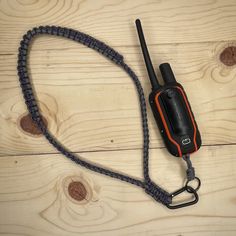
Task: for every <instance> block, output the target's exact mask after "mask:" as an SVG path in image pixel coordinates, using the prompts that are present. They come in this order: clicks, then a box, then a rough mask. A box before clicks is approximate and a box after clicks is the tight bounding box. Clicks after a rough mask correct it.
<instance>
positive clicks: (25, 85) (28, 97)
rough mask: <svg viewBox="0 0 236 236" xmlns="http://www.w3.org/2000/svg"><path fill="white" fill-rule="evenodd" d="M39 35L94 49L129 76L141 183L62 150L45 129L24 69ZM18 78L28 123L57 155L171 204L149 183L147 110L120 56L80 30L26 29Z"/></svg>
mask: <svg viewBox="0 0 236 236" xmlns="http://www.w3.org/2000/svg"><path fill="white" fill-rule="evenodd" d="M41 34H46V35H47V34H48V35H55V36H60V37H64V38H68V39H71V40H73V41H76V42H78V43H81V44H84V45H85V46H87V47H89V48H91V49H94V50H96V51H97V52H99V53H100V54H102V55H103V56H105V57H107V58H108V59H110V60H111V61H113V62H114V63H115V64H117V65H118V66H120V67H121V68H123V70H124V71H126V73H127V74H128V75H129V76H130V77H131V79H132V80H133V82H134V84H135V87H136V90H137V93H138V97H139V102H140V111H141V116H142V128H143V175H144V180H140V179H136V178H133V177H130V176H127V175H125V174H121V173H118V172H115V171H112V170H109V169H107V168H104V167H102V166H98V165H95V164H93V163H91V162H88V161H85V160H84V159H83V158H82V157H81V156H79V155H75V154H74V153H72V152H70V151H69V150H68V149H67V148H66V147H64V146H63V145H62V144H61V143H60V142H59V141H58V140H57V139H56V138H55V137H54V136H53V135H52V134H51V133H50V131H49V130H48V129H47V127H46V126H45V124H44V122H43V120H42V116H41V113H40V109H39V106H38V104H37V101H36V99H35V94H34V91H33V89H32V84H31V81H30V78H29V74H28V70H27V64H28V63H27V59H28V58H27V55H28V52H29V45H30V43H31V42H32V39H33V38H34V37H35V36H37V35H41ZM17 70H18V76H19V81H20V85H21V88H22V93H23V96H24V99H25V103H26V105H27V108H28V111H29V113H30V115H31V117H32V120H33V121H34V122H35V123H36V124H37V126H38V127H39V129H40V130H41V131H42V133H43V135H44V136H45V137H46V139H47V140H48V141H49V143H51V144H52V145H53V146H54V147H55V148H56V149H57V150H58V151H59V152H61V153H62V154H63V155H64V156H66V157H67V158H69V159H71V160H72V161H73V162H75V163H76V164H78V165H81V166H83V167H85V168H87V169H89V170H92V171H94V172H98V173H100V174H103V175H107V176H110V177H112V178H116V179H119V180H121V181H124V182H128V183H130V184H133V185H136V186H138V187H141V188H143V189H144V190H145V192H146V193H147V194H149V195H150V196H151V197H153V198H154V199H155V200H156V201H158V202H160V203H162V204H164V205H169V204H170V203H171V202H172V198H171V194H169V193H168V192H166V191H165V190H164V189H162V188H160V187H159V186H158V185H156V184H155V183H153V182H152V181H151V179H150V176H149V166H148V158H149V129H148V120H147V111H146V102H145V97H144V92H143V88H142V85H141V83H140V81H139V79H138V77H137V76H136V74H135V73H134V72H133V70H132V69H131V68H130V67H129V66H128V65H127V64H126V63H125V62H124V60H123V56H122V55H121V54H119V53H118V52H117V51H115V50H114V49H113V48H111V47H109V46H108V45H106V44H105V43H103V42H101V41H99V40H97V39H95V38H93V37H91V36H89V35H87V34H84V33H82V32H80V31H77V30H73V29H69V28H64V27H57V26H40V27H37V28H33V29H32V30H29V31H28V32H27V33H26V34H25V35H24V36H23V39H22V41H21V42H20V47H19V54H18V66H17Z"/></svg>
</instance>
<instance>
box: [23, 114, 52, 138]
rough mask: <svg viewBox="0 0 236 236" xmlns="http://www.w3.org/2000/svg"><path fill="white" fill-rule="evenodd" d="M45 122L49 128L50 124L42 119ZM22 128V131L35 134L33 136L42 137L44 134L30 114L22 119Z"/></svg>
mask: <svg viewBox="0 0 236 236" xmlns="http://www.w3.org/2000/svg"><path fill="white" fill-rule="evenodd" d="M42 119H43V122H44V124H45V126H46V127H47V125H48V122H47V120H46V119H45V118H44V117H42ZM20 127H21V129H22V130H24V131H25V132H27V133H30V134H33V135H41V134H42V132H41V130H40V129H39V128H38V126H37V124H36V123H35V122H34V121H33V120H32V118H31V116H30V114H27V115H24V116H22V117H21V119H20Z"/></svg>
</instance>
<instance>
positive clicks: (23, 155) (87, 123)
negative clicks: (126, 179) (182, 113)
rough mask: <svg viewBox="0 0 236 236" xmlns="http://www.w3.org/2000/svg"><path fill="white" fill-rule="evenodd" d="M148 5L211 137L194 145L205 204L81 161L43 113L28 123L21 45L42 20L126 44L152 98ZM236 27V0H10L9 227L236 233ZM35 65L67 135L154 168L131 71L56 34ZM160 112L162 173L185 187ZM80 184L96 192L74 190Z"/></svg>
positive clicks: (101, 155) (54, 231)
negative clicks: (142, 41) (39, 123)
mask: <svg viewBox="0 0 236 236" xmlns="http://www.w3.org/2000/svg"><path fill="white" fill-rule="evenodd" d="M137 17H139V18H141V19H142V21H143V26H144V27H145V34H146V38H147V41H148V44H149V48H150V52H151V56H152V58H153V63H154V65H155V67H156V68H157V66H158V65H159V64H160V63H162V62H166V61H168V62H170V63H171V64H172V66H173V70H174V72H175V74H176V77H177V79H178V81H179V82H180V83H182V84H183V85H184V87H185V90H186V92H187V94H188V97H189V100H190V102H191V105H192V109H193V111H194V113H195V117H196V120H197V122H198V125H199V129H200V131H201V134H202V140H203V147H202V148H201V149H200V151H199V152H197V153H196V154H194V155H193V156H192V157H193V158H192V160H193V164H194V166H195V168H196V171H197V175H198V176H199V177H200V178H201V180H202V187H201V189H200V191H199V194H200V202H199V203H198V204H197V205H195V206H193V207H189V208H185V209H180V210H175V211H171V210H168V209H166V208H164V207H163V206H161V205H160V204H158V203H156V202H154V201H153V200H152V199H151V198H150V197H148V196H147V195H145V194H144V192H143V190H141V189H139V188H136V187H134V186H131V185H128V184H126V183H122V182H119V181H116V180H112V179H110V178H108V177H104V176H101V175H99V174H95V173H93V172H90V171H87V170H85V169H83V168H81V167H79V166H76V165H75V164H74V163H72V162H71V161H69V160H67V159H66V158H65V157H64V156H62V155H61V154H58V153H57V152H56V150H55V149H53V148H52V147H51V145H50V144H49V143H48V142H47V141H46V140H45V139H44V138H43V137H42V136H40V135H33V134H32V132H33V128H32V124H31V123H29V122H28V121H27V122H26V124H24V125H22V117H24V116H25V115H27V112H26V107H25V105H24V100H23V97H22V94H21V90H20V87H19V83H18V77H17V72H16V63H17V49H18V46H19V41H20V40H21V37H22V35H23V34H24V33H25V32H26V31H27V30H28V29H30V28H32V27H34V26H39V25H53V24H54V25H60V26H67V27H71V28H74V29H78V30H80V31H82V32H85V33H88V34H90V35H92V36H94V37H96V38H98V39H100V40H102V41H104V42H106V43H107V44H108V45H110V46H112V47H114V48H115V49H116V50H117V51H119V52H120V53H121V54H123V55H124V57H125V60H126V62H127V63H128V64H129V65H130V66H131V67H132V68H133V69H134V71H135V72H136V73H137V75H138V76H139V78H140V80H141V82H142V85H143V88H144V90H145V94H146V98H148V94H149V92H150V84H149V81H148V79H147V73H146V69H145V67H144V63H143V59H142V55H141V52H140V48H139V44H138V39H137V35H136V30H135V27H134V20H135V19H136V18H137ZM235 38H236V2H235V1H234V0H232V1H230V0H227V1H226V0H224V1H223V0H222V1H210V0H209V1H208V0H206V1H192V0H191V1H189V0H185V1H182V0H178V1H176V0H173V1H169V0H168V1H143V0H139V1H128V0H124V1H119V0H117V1H114V0H113V1H108V0H107V1H103V0H102V1H92V0H91V1H83V0H81V1H70V0H68V1H61V0H58V1H56V0H55V1H46V0H45V1H44V0H41V1H34V0H27V1H23V0H18V1H17V0H12V1H7V0H5V1H4V0H1V1H0V78H1V80H0V123H1V125H0V128H1V130H0V233H1V234H2V235H50V236H51V235H60V236H64V235H148V236H149V235H171V236H172V235H176V236H177V235H178V236H180V235H181V236H187V235H194V236H195V235H204V236H205V235H217V236H218V235H236V120H235V117H236V90H235V87H236V79H235V77H236V66H235V64H236V59H235V58H236V56H235V54H234V53H235V52H236V50H235V48H234V47H235V46H236V41H234V40H235ZM229 47H231V49H230V50H228V49H229ZM232 48H233V49H232ZM225 50H226V51H225ZM227 50H228V51H227ZM222 52H223V54H222ZM222 55H223V56H222ZM223 62H224V63H225V64H224V63H223ZM229 64H230V66H229ZM29 66H30V71H31V75H32V80H33V84H34V86H35V90H36V91H37V97H38V99H39V101H40V107H41V110H42V112H43V115H44V117H45V119H46V120H47V122H48V127H49V129H50V131H51V132H52V133H53V134H54V135H55V136H56V137H57V138H58V140H60V141H61V142H62V143H63V144H64V145H65V146H67V147H68V148H69V149H70V150H72V151H73V152H76V153H79V154H80V155H81V156H83V157H85V158H86V159H88V160H90V161H93V162H96V163H99V164H101V165H104V166H107V167H109V168H112V169H115V170H119V171H120V172H123V173H127V174H130V175H132V176H136V177H139V178H142V166H141V162H142V159H141V154H142V150H141V149H142V130H141V123H140V114H139V105H138V100H137V95H136V92H135V90H134V85H133V83H132V81H131V80H130V78H129V77H128V76H127V75H126V74H125V72H123V71H122V70H121V69H120V68H119V67H117V66H115V65H114V64H112V63H111V62H110V61H108V60H106V59H105V58H103V57H102V56H100V55H99V54H97V53H95V52H94V51H91V50H90V49H87V48H86V47H84V46H82V45H78V44H76V43H74V42H71V41H68V40H65V39H59V38H54V37H49V36H45V37H39V38H37V39H36V40H35V41H34V44H33V46H32V51H31V53H30V65H29ZM148 118H149V127H150V140H151V144H150V145H151V151H150V164H151V175H152V177H153V179H154V180H156V181H157V182H158V183H159V184H160V185H161V186H163V187H165V188H166V189H167V190H168V191H173V190H175V189H177V188H179V187H181V186H182V184H183V179H184V171H185V169H184V168H185V166H184V163H183V162H182V161H181V160H179V159H177V158H173V157H171V156H170V155H169V154H168V153H167V151H166V149H165V148H164V145H163V142H162V140H161V139H160V135H159V132H158V130H157V127H156V125H155V122H154V119H153V117H152V113H151V111H150V108H149V106H148ZM27 130H28V131H30V132H31V133H29V132H27ZM78 182H80V183H81V185H82V186H83V188H81V186H75V189H73V191H74V192H70V189H71V188H72V186H71V183H78ZM76 194H77V197H78V196H79V197H81V195H80V194H85V195H84V199H82V200H81V199H78V198H77V199H74V198H76V196H75V195H76ZM71 196H74V198H72V197H71Z"/></svg>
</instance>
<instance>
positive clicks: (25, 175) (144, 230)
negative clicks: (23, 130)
mask: <svg viewBox="0 0 236 236" xmlns="http://www.w3.org/2000/svg"><path fill="white" fill-rule="evenodd" d="M81 155H82V156H83V157H84V158H86V159H87V160H90V161H93V162H96V163H99V164H101V165H106V166H108V167H109V168H113V169H115V170H119V171H122V172H125V173H128V174H130V175H132V176H136V177H140V178H141V176H142V171H141V165H140V164H141V151H139V150H135V151H132V150H130V151H114V152H99V153H83V154H81ZM235 155H236V148H235V146H219V147H203V148H202V149H201V150H200V151H199V152H198V153H196V154H195V155H194V157H193V163H194V165H195V167H196V169H197V174H198V176H200V177H201V179H202V188H201V189H200V196H201V199H200V202H199V204H198V205H196V206H193V207H190V208H185V209H180V210H176V211H172V210H167V209H166V208H164V207H163V206H161V205H160V204H157V203H156V202H154V201H153V200H152V199H151V198H150V197H148V196H147V195H146V194H145V193H144V192H143V190H141V189H139V188H137V187H132V186H130V185H128V184H126V183H122V182H120V181H117V180H113V179H110V178H107V177H103V176H101V175H99V174H95V173H92V172H90V171H87V170H84V169H82V168H81V167H79V166H77V165H75V164H74V163H72V162H71V161H69V160H67V159H65V157H63V156H62V155H52V154H51V155H34V156H31V155H29V156H18V157H12V156H10V157H9V156H5V157H1V159H0V185H1V188H0V210H1V214H0V222H1V223H0V233H3V234H12V235H14V234H16V235H18V234H21V233H22V234H23V235H75V234H77V235H78V234H79V235H111V234H112V235H204V236H205V235H235V233H236V198H235V191H236V185H235V183H236V175H235V170H236V159H235ZM150 156H151V175H152V176H153V178H154V179H155V180H156V181H157V182H158V183H160V184H161V185H162V186H164V187H165V188H167V189H168V190H169V191H171V190H172V191H173V190H175V189H176V188H178V187H180V186H181V184H182V180H183V175H184V166H185V165H184V163H183V162H182V161H181V160H180V159H178V158H173V157H170V156H169V155H167V153H166V151H165V150H164V149H161V150H152V151H151V153H150ZM78 179H79V180H80V181H82V182H83V183H85V186H86V187H87V189H89V191H90V197H89V199H88V200H87V201H86V200H85V201H84V202H80V201H74V200H73V199H71V198H70V197H69V196H68V194H67V192H68V182H71V181H75V180H78Z"/></svg>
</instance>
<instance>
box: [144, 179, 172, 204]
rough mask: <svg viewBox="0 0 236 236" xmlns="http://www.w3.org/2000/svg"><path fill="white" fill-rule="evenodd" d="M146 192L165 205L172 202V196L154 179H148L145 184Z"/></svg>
mask: <svg viewBox="0 0 236 236" xmlns="http://www.w3.org/2000/svg"><path fill="white" fill-rule="evenodd" d="M144 188H145V192H146V193H147V194H149V195H150V196H151V197H153V198H154V199H155V200H156V201H158V202H161V203H162V204H164V205H169V204H171V202H172V197H171V195H170V194H169V193H167V192H166V191H165V190H164V189H162V188H160V187H159V186H157V185H156V184H155V183H154V182H152V181H147V182H146V183H145V185H144Z"/></svg>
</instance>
